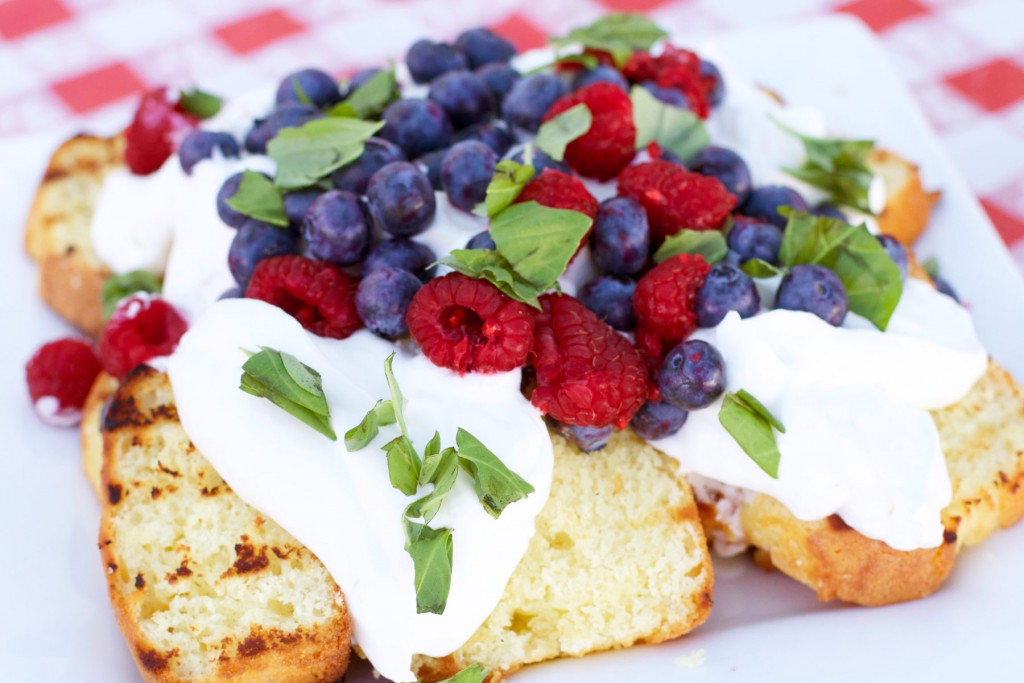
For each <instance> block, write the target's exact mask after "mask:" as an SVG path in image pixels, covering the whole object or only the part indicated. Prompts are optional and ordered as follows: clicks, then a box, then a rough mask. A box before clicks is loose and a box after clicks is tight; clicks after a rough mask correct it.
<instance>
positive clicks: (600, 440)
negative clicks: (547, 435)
mask: <svg viewBox="0 0 1024 683" xmlns="http://www.w3.org/2000/svg"><path fill="white" fill-rule="evenodd" d="M557 429H558V432H559V433H560V434H561V435H562V436H564V437H565V438H566V440H568V441H571V442H572V443H573V444H574V445H575V446H576V448H578V449H580V450H581V451H583V452H584V453H593V452H594V451H599V450H601V449H602V448H604V447H605V446H607V445H608V439H610V438H611V436H612V432H614V431H615V430H614V429H613V428H612V426H611V425H608V426H607V427H581V426H579V425H567V424H562V423H561V422H559V423H558V424H557Z"/></svg>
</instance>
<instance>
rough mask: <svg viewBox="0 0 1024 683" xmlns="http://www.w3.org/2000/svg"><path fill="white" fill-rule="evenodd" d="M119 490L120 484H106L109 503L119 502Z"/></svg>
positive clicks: (120, 490) (115, 503)
mask: <svg viewBox="0 0 1024 683" xmlns="http://www.w3.org/2000/svg"><path fill="white" fill-rule="evenodd" d="M121 492H122V489H121V485H120V484H107V500H109V501H110V504H111V505H117V504H118V503H120V502H121Z"/></svg>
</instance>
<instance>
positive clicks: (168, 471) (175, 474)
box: [156, 460, 181, 479]
mask: <svg viewBox="0 0 1024 683" xmlns="http://www.w3.org/2000/svg"><path fill="white" fill-rule="evenodd" d="M156 467H157V469H158V470H160V471H161V472H163V473H164V474H169V475H171V476H172V477H174V478H175V479H177V478H178V477H180V476H181V472H179V471H178V470H172V469H171V468H170V467H168V466H167V465H165V464H163V463H162V462H160V461H159V460H157V461H156Z"/></svg>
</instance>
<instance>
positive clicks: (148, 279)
mask: <svg viewBox="0 0 1024 683" xmlns="http://www.w3.org/2000/svg"><path fill="white" fill-rule="evenodd" d="M136 292H147V293H148V294H159V293H160V281H159V280H157V279H156V276H155V275H153V274H152V273H150V272H149V271H148V270H133V271H131V272H129V273H123V274H121V275H111V276H110V277H108V278H107V279H106V280H105V281H104V282H103V289H101V290H100V302H101V303H102V304H103V320H104V321H106V320H110V316H112V315H114V309H115V308H117V303H118V302H119V301H120V300H121V299H123V298H125V297H127V296H131V295H132V294H135V293H136Z"/></svg>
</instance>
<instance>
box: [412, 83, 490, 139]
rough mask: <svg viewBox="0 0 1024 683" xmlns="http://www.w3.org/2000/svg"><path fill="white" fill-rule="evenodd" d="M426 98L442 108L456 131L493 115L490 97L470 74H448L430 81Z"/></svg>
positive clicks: (485, 85) (487, 91)
mask: <svg viewBox="0 0 1024 683" xmlns="http://www.w3.org/2000/svg"><path fill="white" fill-rule="evenodd" d="M427 99H429V100H430V101H431V102H434V103H435V104H437V105H438V106H439V107H441V108H442V109H444V111H445V113H447V114H448V119H449V120H450V121H451V122H452V125H453V126H454V127H455V128H456V129H458V130H461V129H462V128H465V127H466V126H471V125H473V124H474V123H481V122H483V121H486V120H487V119H489V118H491V117H492V116H494V97H492V96H491V91H490V90H488V89H487V84H486V83H484V82H483V80H482V79H481V78H480V77H479V76H477V75H476V74H474V73H473V72H472V71H449V72H448V73H446V74H444V75H443V76H438V77H437V78H435V79H434V80H432V81H431V82H430V91H429V92H428V93H427Z"/></svg>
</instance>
